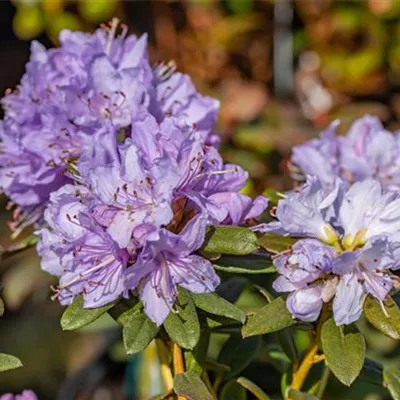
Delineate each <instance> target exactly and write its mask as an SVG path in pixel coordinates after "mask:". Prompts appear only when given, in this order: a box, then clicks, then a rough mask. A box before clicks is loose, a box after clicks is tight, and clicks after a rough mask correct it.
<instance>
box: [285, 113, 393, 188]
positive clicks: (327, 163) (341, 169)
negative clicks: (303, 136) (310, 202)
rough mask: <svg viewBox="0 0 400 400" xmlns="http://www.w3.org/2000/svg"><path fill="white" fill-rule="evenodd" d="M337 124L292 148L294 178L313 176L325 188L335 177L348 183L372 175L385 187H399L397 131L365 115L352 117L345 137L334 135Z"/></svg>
mask: <svg viewBox="0 0 400 400" xmlns="http://www.w3.org/2000/svg"><path fill="white" fill-rule="evenodd" d="M338 126H339V121H334V122H333V123H331V125H330V126H329V127H328V128H327V129H326V130H325V131H324V132H322V134H321V136H320V138H319V139H314V140H311V141H309V142H307V143H305V144H302V145H300V146H296V147H294V148H293V154H292V163H293V164H294V165H293V166H294V168H293V175H294V177H295V178H301V176H299V172H301V173H302V174H303V176H306V175H313V176H316V177H318V178H319V180H320V181H321V183H322V184H323V185H324V186H326V187H332V186H333V185H334V182H335V179H336V178H337V177H340V178H341V179H342V180H343V181H345V182H348V183H349V184H352V183H354V182H359V181H362V180H364V179H367V178H373V179H376V180H378V181H379V182H380V183H381V185H382V186H383V188H385V189H389V190H400V158H399V157H398V155H399V153H400V134H399V133H398V132H396V133H394V134H392V133H391V132H388V131H387V130H385V129H384V127H383V126H382V124H381V122H380V120H379V119H378V118H377V117H372V116H369V115H366V116H364V117H362V118H360V119H358V120H356V121H355V122H354V123H353V124H352V126H351V127H350V130H349V131H348V133H347V135H345V136H339V135H337V134H336V129H337V127H338ZM299 170H300V171H299Z"/></svg>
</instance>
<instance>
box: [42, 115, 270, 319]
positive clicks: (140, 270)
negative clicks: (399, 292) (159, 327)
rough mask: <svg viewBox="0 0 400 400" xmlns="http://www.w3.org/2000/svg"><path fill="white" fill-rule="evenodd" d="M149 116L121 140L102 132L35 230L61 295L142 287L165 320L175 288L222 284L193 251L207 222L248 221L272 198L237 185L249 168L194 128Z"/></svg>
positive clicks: (93, 298) (95, 301)
mask: <svg viewBox="0 0 400 400" xmlns="http://www.w3.org/2000/svg"><path fill="white" fill-rule="evenodd" d="M142 111H143V114H142V115H141V116H140V118H138V119H137V122H135V123H134V124H133V125H132V130H133V131H134V133H132V138H127V139H126V140H125V141H124V142H123V143H119V142H117V140H115V135H111V136H108V135H107V134H106V132H105V131H99V132H98V133H97V134H96V135H94V136H93V138H103V137H104V136H105V138H106V139H107V140H102V141H101V145H99V144H96V141H95V140H89V141H88V143H87V146H86V148H85V149H84V153H83V155H82V158H81V160H78V162H77V163H76V164H75V165H74V171H72V172H71V173H70V177H71V179H73V180H74V181H75V184H74V185H64V186H63V187H62V188H60V189H59V190H58V191H56V192H54V193H52V194H51V195H50V204H49V206H48V208H47V210H46V212H45V220H46V223H47V225H48V227H44V228H42V229H41V230H40V231H39V234H40V237H41V240H40V242H39V244H38V252H39V255H40V256H41V258H42V268H43V269H44V270H46V271H48V272H50V273H51V274H53V275H55V276H58V277H59V280H60V282H59V286H58V288H56V297H58V299H59V300H60V302H61V303H62V304H69V303H70V302H71V301H72V300H73V299H74V298H75V297H76V296H77V295H79V294H82V296H83V298H84V305H85V307H98V306H101V305H104V304H107V303H109V302H111V301H113V300H115V299H117V298H118V297H119V296H121V295H122V296H129V292H130V291H134V292H138V294H139V296H140V298H141V299H142V301H143V303H144V310H145V312H146V314H147V315H148V316H149V317H150V318H151V319H152V320H153V321H154V322H155V323H157V324H161V323H162V322H163V320H164V319H165V317H166V316H167V315H168V313H169V312H170V310H171V309H172V307H173V305H174V302H175V298H176V293H177V287H178V286H179V285H180V286H182V287H184V288H186V289H188V290H189V291H192V292H195V293H206V292H211V291H214V290H215V288H216V286H217V285H218V284H219V278H218V276H217V275H216V273H215V271H214V269H213V267H212V264H211V263H210V262H209V261H207V260H206V259H203V258H202V257H200V256H198V255H196V254H193V253H194V252H195V251H196V250H197V249H199V248H200V247H201V245H202V244H203V242H204V239H205V229H206V225H207V224H213V223H226V224H231V223H235V224H237V223H244V222H246V221H247V220H252V219H254V218H256V217H257V216H258V215H259V214H260V213H261V212H262V211H264V209H265V208H266V206H267V200H266V199H265V198H263V197H258V198H257V199H256V200H255V201H252V200H251V199H250V198H248V197H247V196H244V195H242V194H240V193H238V190H239V189H240V188H241V187H242V186H243V185H244V184H245V182H246V179H247V174H246V173H245V172H244V171H243V170H242V169H241V168H239V167H237V166H233V165H224V164H223V162H222V159H221V157H220V155H219V153H218V151H217V150H216V149H215V148H214V147H210V146H208V145H205V144H204V143H203V141H202V138H201V135H200V134H199V133H198V132H197V131H196V130H195V129H194V128H193V127H191V126H188V125H187V124H186V123H182V122H181V121H179V120H176V119H175V118H173V117H171V118H168V119H165V120H164V121H163V122H162V123H161V124H159V123H158V122H157V121H156V119H155V117H153V116H152V115H151V114H149V113H148V112H147V110H146V109H142Z"/></svg>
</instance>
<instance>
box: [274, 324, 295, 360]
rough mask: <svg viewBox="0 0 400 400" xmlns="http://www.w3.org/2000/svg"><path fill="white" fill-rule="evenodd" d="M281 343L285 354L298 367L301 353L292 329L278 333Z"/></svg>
mask: <svg viewBox="0 0 400 400" xmlns="http://www.w3.org/2000/svg"><path fill="white" fill-rule="evenodd" d="M277 335H278V340H279V343H280V345H281V347H282V350H283V351H284V352H285V354H286V355H287V356H288V357H289V358H290V360H292V363H293V365H294V366H297V365H298V361H299V353H298V351H297V347H296V342H295V338H294V332H293V329H292V328H290V327H289V328H285V329H282V330H281V331H279V332H278V333H277Z"/></svg>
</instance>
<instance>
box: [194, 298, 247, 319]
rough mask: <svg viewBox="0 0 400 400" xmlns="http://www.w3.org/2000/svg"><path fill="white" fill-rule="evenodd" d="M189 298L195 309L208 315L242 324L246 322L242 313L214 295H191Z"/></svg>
mask: <svg viewBox="0 0 400 400" xmlns="http://www.w3.org/2000/svg"><path fill="white" fill-rule="evenodd" d="M191 296H192V299H193V301H194V304H195V305H196V307H198V308H200V309H201V310H204V311H207V312H208V313H210V314H215V315H221V316H223V317H227V318H231V319H234V320H236V321H240V322H242V323H243V322H244V321H245V320H246V314H245V313H244V311H242V310H241V309H240V308H239V307H236V306H235V305H234V304H231V303H229V301H226V300H225V299H223V298H222V297H220V296H217V295H216V294H214V293H206V294H196V293H192V295H191Z"/></svg>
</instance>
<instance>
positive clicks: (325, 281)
mask: <svg viewBox="0 0 400 400" xmlns="http://www.w3.org/2000/svg"><path fill="white" fill-rule="evenodd" d="M276 217H277V221H276V222H272V223H270V224H266V225H260V226H259V229H261V230H262V231H266V232H272V233H277V234H284V235H289V236H293V237H298V238H301V239H300V240H299V241H298V242H296V244H295V245H294V246H293V247H292V249H290V250H289V251H287V252H284V253H281V254H280V255H278V256H277V257H276V258H275V259H274V264H275V266H276V267H277V269H278V272H279V273H280V276H279V277H278V278H277V279H276V281H275V282H274V288H275V289H276V290H277V291H279V292H289V293H290V294H289V296H288V300H287V306H288V309H289V310H290V312H291V313H292V314H293V316H294V317H295V318H298V319H300V320H303V321H315V320H317V318H318V316H319V314H320V311H321V309H322V306H323V304H324V303H328V302H330V301H331V300H332V299H333V313H334V318H335V322H336V323H337V324H338V325H342V324H350V323H351V322H354V321H356V320H357V319H358V318H359V317H360V315H361V312H362V305H363V302H364V299H365V297H366V296H367V295H371V296H373V297H375V298H376V299H378V301H380V302H381V303H382V302H383V301H384V300H385V298H386V296H387V295H388V294H389V293H390V291H391V289H392V288H393V285H394V281H395V280H396V279H397V278H396V277H395V276H394V275H393V274H392V272H391V270H396V269H398V268H399V266H400V264H399V260H400V258H399V256H400V253H399V251H400V250H399V249H400V195H399V194H398V193H397V192H393V191H384V190H383V188H382V185H381V184H380V183H379V182H378V181H376V180H372V179H366V180H364V181H362V182H357V183H355V184H353V185H352V186H351V187H350V188H348V185H347V184H345V183H344V182H342V181H341V180H339V179H336V181H335V182H334V184H333V187H331V188H329V189H328V188H326V187H324V186H323V185H322V184H321V183H320V181H319V180H318V179H317V178H316V177H310V176H309V177H307V181H306V183H305V185H304V186H303V187H302V188H300V189H299V190H296V191H293V192H290V193H288V194H287V196H286V197H285V198H284V199H282V200H280V201H279V203H278V206H277V209H276ZM382 306H383V305H382Z"/></svg>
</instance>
